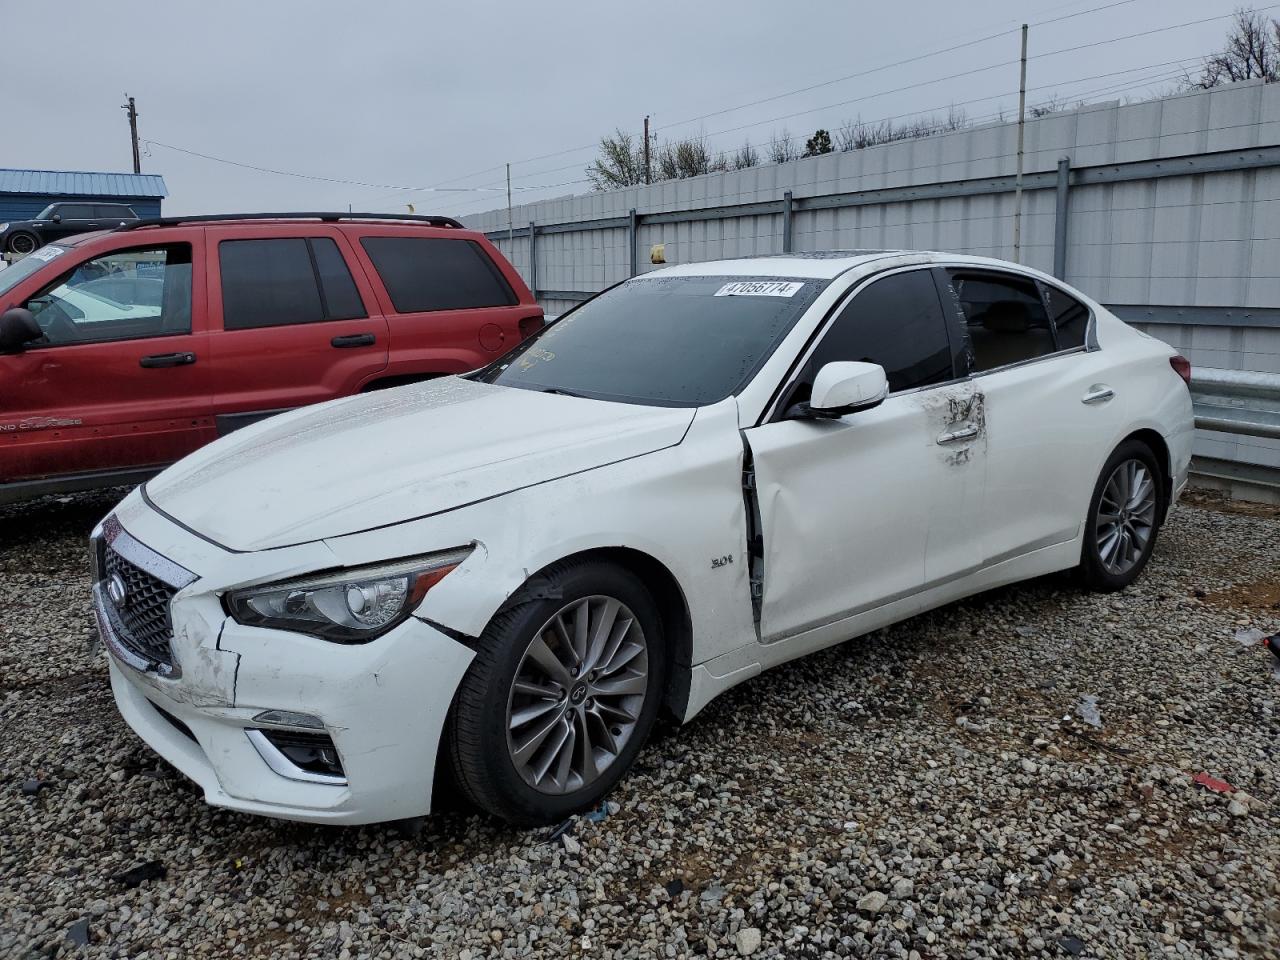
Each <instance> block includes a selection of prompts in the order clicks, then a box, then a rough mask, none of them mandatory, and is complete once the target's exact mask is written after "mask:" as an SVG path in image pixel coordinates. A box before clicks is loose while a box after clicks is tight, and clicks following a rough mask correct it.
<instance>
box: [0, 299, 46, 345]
mask: <svg viewBox="0 0 1280 960" xmlns="http://www.w3.org/2000/svg"><path fill="white" fill-rule="evenodd" d="M42 336H44V331H43V330H41V329H40V324H38V323H36V318H35V315H34V314H32V312H31V311H30V310H27V309H24V308H23V307H13V308H11V309H9V310H6V311H5V312H4V313H0V353H17V352H18V351H19V350H21V349H22V348H23V347H25V346H26V345H27V344H28V343H30V342H31V341H32V340H39V339H40V338H41V337H42Z"/></svg>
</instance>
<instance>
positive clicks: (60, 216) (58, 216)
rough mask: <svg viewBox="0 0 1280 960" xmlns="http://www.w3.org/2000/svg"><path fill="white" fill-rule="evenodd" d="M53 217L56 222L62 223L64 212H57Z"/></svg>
mask: <svg viewBox="0 0 1280 960" xmlns="http://www.w3.org/2000/svg"><path fill="white" fill-rule="evenodd" d="M51 219H52V220H53V222H54V223H61V222H62V214H60V213H55V214H54V215H53V216H52V217H51Z"/></svg>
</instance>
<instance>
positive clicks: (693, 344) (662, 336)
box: [476, 277, 827, 406]
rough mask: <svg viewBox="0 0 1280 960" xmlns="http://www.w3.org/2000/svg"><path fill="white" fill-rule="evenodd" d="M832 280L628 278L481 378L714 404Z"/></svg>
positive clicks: (603, 395) (608, 396)
mask: <svg viewBox="0 0 1280 960" xmlns="http://www.w3.org/2000/svg"><path fill="white" fill-rule="evenodd" d="M826 285H827V281H825V280H824V281H813V280H808V281H804V280H786V279H779V278H777V277H653V278H647V279H646V278H637V279H634V280H628V281H627V282H626V283H624V284H622V285H620V286H617V287H614V288H613V289H611V290H607V291H605V292H604V293H602V294H601V295H600V296H598V297H596V298H595V299H594V300H590V301H588V302H587V303H585V304H583V305H582V306H581V307H578V308H577V309H576V310H573V311H571V312H569V313H567V314H565V315H564V316H563V317H561V318H560V319H559V320H557V321H556V322H555V323H553V324H551V326H549V327H546V328H544V329H543V331H542V332H541V333H538V334H536V335H534V336H533V337H530V338H529V339H528V340H526V341H524V343H522V344H521V345H520V346H519V347H517V348H516V349H515V350H513V351H511V353H509V354H507V355H506V356H505V357H503V358H502V359H501V360H499V361H497V362H496V363H494V364H492V365H491V366H489V367H487V368H485V369H484V370H482V371H480V373H479V374H477V375H476V379H478V380H481V381H484V382H488V383H499V384H504V385H506V386H511V387H521V388H523V389H526V390H543V391H549V392H556V391H563V392H566V393H574V394H581V395H584V396H589V397H596V398H599V399H604V400H619V401H623V402H626V403H645V404H658V405H665V406H701V405H704V404H708V403H715V402H716V401H718V400H723V399H724V398H725V397H727V396H729V395H730V394H732V393H736V392H737V391H738V390H740V389H741V388H742V387H743V386H744V385H745V384H746V383H747V382H748V381H749V380H750V379H751V377H752V375H753V374H754V373H755V372H756V370H757V369H758V368H759V366H760V364H761V363H763V362H764V360H765V359H766V358H767V357H768V356H769V354H770V353H772V352H773V349H774V347H776V346H777V344H778V341H779V340H780V339H781V338H782V337H783V336H784V335H785V334H786V332H787V331H788V330H790V329H791V327H792V325H793V324H794V323H795V322H796V319H797V318H798V317H800V315H801V314H803V313H804V311H805V310H806V309H807V308H808V307H809V305H810V304H812V303H813V301H814V298H815V297H817V295H818V294H819V292H821V290H822V289H823V288H824V287H825V286H826Z"/></svg>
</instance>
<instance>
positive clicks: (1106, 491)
mask: <svg viewBox="0 0 1280 960" xmlns="http://www.w3.org/2000/svg"><path fill="white" fill-rule="evenodd" d="M1155 519H1156V481H1155V477H1154V476H1153V475H1152V472H1151V469H1150V467H1148V466H1147V464H1145V463H1143V462H1142V461H1141V460H1137V459H1130V460H1124V461H1122V462H1121V463H1120V464H1118V465H1117V466H1116V468H1115V470H1113V471H1112V472H1111V476H1110V477H1109V478H1108V479H1107V483H1106V485H1105V486H1104V487H1103V488H1102V496H1101V498H1099V500H1098V514H1097V517H1096V523H1095V524H1094V529H1095V535H1096V544H1097V549H1098V559H1099V560H1100V561H1101V562H1102V566H1103V567H1104V568H1105V569H1106V570H1107V572H1108V573H1113V574H1125V573H1128V572H1129V571H1130V570H1132V569H1133V568H1134V566H1136V565H1137V564H1138V563H1139V562H1140V561H1141V560H1142V557H1143V554H1144V553H1145V551H1146V549H1147V544H1148V543H1149V542H1150V540H1151V534H1152V532H1153V531H1154V530H1155Z"/></svg>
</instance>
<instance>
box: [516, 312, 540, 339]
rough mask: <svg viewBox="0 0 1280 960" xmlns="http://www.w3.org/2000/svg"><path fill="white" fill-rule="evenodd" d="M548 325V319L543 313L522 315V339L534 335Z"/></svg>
mask: <svg viewBox="0 0 1280 960" xmlns="http://www.w3.org/2000/svg"><path fill="white" fill-rule="evenodd" d="M546 325H547V324H546V321H544V320H543V319H542V316H541V314H539V315H538V316H536V317H521V318H520V339H521V340H528V339H529V338H530V337H532V336H533V335H534V334H535V333H537V332H538V331H539V330H541V329H542V328H543V327H545V326H546Z"/></svg>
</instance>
